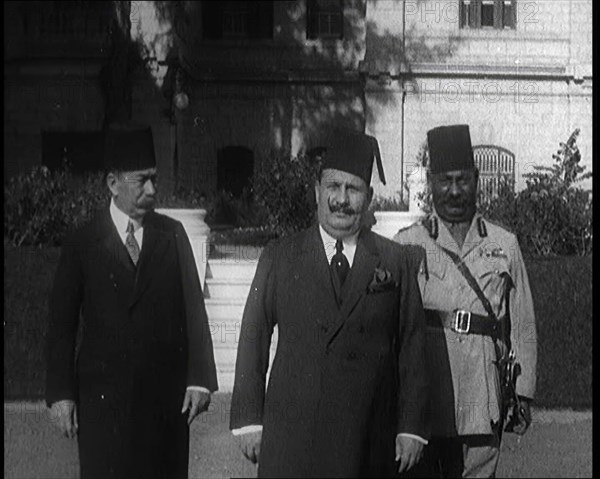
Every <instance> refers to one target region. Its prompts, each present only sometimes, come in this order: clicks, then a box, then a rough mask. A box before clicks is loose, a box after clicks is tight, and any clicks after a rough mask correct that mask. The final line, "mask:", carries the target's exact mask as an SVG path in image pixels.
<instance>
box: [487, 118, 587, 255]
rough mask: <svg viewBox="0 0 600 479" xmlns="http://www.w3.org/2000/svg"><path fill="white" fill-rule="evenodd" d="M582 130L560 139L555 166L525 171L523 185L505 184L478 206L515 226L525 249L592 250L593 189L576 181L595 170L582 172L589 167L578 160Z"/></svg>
mask: <svg viewBox="0 0 600 479" xmlns="http://www.w3.org/2000/svg"><path fill="white" fill-rule="evenodd" d="M578 135H579V129H576V130H575V131H574V132H573V133H572V134H571V136H570V137H569V139H568V140H567V142H566V143H560V149H559V150H558V151H557V153H556V154H555V155H553V158H554V160H555V163H554V164H553V165H552V166H536V167H535V168H534V169H535V171H534V172H532V173H529V174H526V175H524V177H525V178H526V185H527V186H526V188H525V189H524V190H522V191H520V192H519V193H517V194H513V193H511V192H510V190H509V189H508V188H507V187H506V185H504V188H502V189H501V192H500V194H499V196H498V197H497V198H495V199H492V200H491V201H489V202H488V203H487V204H484V205H482V206H481V208H480V209H481V211H482V213H483V214H484V215H486V216H487V217H489V218H490V219H492V220H496V221H498V222H499V223H501V224H504V225H505V226H507V227H508V228H509V229H512V230H513V232H514V233H515V234H516V235H517V237H518V239H519V243H520V244H521V247H522V249H523V250H524V252H526V253H527V254H531V255H536V256H561V255H562V256H567V255H578V256H586V255H589V254H591V253H592V238H593V230H592V218H593V212H592V201H591V197H590V194H589V191H586V190H584V189H582V188H581V187H579V186H577V183H579V182H580V181H582V180H584V179H587V178H590V177H591V176H592V173H589V172H588V173H584V171H585V167H584V166H581V165H580V164H579V163H580V161H581V153H580V152H579V148H578V147H577V144H576V140H577V136H578ZM582 173H583V174H582Z"/></svg>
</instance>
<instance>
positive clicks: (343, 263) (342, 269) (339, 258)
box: [331, 240, 350, 286]
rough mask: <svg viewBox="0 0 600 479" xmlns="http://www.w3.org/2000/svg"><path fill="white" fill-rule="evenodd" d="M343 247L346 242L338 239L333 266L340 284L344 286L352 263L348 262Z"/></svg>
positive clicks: (332, 260) (332, 259)
mask: <svg viewBox="0 0 600 479" xmlns="http://www.w3.org/2000/svg"><path fill="white" fill-rule="evenodd" d="M343 249H344V244H343V243H342V240H337V241H336V243H335V254H334V255H333V258H331V267H332V268H333V270H334V272H335V273H336V274H337V276H338V278H339V280H340V286H343V284H344V281H346V277H347V276H348V271H349V270H350V264H349V263H348V260H347V259H346V256H344V254H343V253H342V251H343Z"/></svg>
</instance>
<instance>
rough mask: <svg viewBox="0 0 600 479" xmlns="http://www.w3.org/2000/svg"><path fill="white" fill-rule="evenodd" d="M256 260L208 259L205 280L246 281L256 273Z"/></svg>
mask: <svg viewBox="0 0 600 479" xmlns="http://www.w3.org/2000/svg"><path fill="white" fill-rule="evenodd" d="M257 265H258V261H257V260H232V259H230V258H228V259H209V260H208V265H207V268H206V279H207V280H208V279H209V278H211V279H248V280H250V281H252V279H253V278H254V274H255V273H256V266H257Z"/></svg>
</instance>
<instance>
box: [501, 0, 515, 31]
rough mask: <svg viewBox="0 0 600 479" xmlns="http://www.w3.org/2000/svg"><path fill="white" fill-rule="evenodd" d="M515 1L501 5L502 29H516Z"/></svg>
mask: <svg viewBox="0 0 600 479" xmlns="http://www.w3.org/2000/svg"><path fill="white" fill-rule="evenodd" d="M515 4H516V0H511V1H506V0H504V5H503V16H504V28H516V26H517V6H516V5H515Z"/></svg>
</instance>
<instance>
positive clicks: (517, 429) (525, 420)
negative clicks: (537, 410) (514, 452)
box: [512, 396, 531, 436]
mask: <svg viewBox="0 0 600 479" xmlns="http://www.w3.org/2000/svg"><path fill="white" fill-rule="evenodd" d="M530 403H531V400H530V399H529V398H526V397H523V396H519V420H518V421H516V422H515V423H514V426H513V430H512V432H514V433H515V434H518V435H519V436H522V435H523V434H525V432H526V431H527V429H529V426H530V425H531V404H530Z"/></svg>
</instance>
